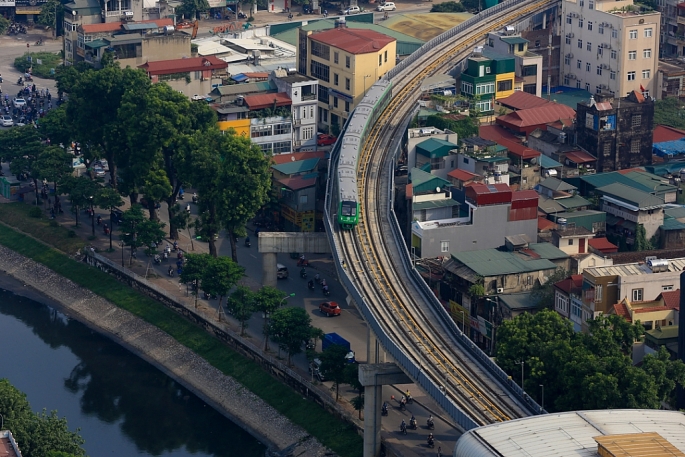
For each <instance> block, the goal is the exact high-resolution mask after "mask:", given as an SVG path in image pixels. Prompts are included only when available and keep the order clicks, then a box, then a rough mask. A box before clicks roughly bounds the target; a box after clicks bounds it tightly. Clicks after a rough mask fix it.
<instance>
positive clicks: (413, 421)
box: [409, 414, 416, 428]
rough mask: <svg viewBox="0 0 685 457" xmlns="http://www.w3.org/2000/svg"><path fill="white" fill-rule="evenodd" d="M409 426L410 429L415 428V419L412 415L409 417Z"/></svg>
mask: <svg viewBox="0 0 685 457" xmlns="http://www.w3.org/2000/svg"><path fill="white" fill-rule="evenodd" d="M409 426H410V427H411V428H416V418H415V417H414V415H413V414H412V415H411V419H409Z"/></svg>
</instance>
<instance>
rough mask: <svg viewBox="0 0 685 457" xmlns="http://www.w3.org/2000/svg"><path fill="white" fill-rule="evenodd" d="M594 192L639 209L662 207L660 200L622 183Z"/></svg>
mask: <svg viewBox="0 0 685 457" xmlns="http://www.w3.org/2000/svg"><path fill="white" fill-rule="evenodd" d="M596 190H597V192H599V193H601V194H603V195H606V196H610V197H614V198H617V199H619V200H621V201H623V202H625V203H628V204H631V205H634V206H635V207H637V208H641V209H647V208H654V207H661V206H664V200H663V199H662V198H659V197H657V196H656V195H652V194H650V193H647V192H643V191H641V190H638V189H635V188H633V187H630V186H627V185H625V184H622V183H613V184H609V185H608V186H602V187H598V188H597V189H596Z"/></svg>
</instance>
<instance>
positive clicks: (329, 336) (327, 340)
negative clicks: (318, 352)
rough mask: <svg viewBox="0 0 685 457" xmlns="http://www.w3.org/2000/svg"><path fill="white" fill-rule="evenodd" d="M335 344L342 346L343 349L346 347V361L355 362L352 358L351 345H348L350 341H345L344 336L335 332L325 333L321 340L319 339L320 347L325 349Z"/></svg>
mask: <svg viewBox="0 0 685 457" xmlns="http://www.w3.org/2000/svg"><path fill="white" fill-rule="evenodd" d="M335 344H337V345H338V346H342V347H344V348H345V349H347V355H346V356H345V360H347V362H348V363H355V362H356V361H355V359H354V351H353V350H352V347H351V346H350V342H349V341H347V340H346V339H345V338H343V337H342V336H340V335H338V334H337V333H326V334H325V335H324V336H323V340H321V349H322V350H324V351H325V350H326V348H328V347H330V346H333V345H335Z"/></svg>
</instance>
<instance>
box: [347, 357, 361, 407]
mask: <svg viewBox="0 0 685 457" xmlns="http://www.w3.org/2000/svg"><path fill="white" fill-rule="evenodd" d="M345 382H346V383H347V384H349V385H351V386H352V387H353V388H354V390H356V391H357V396H356V397H354V398H353V399H352V401H351V403H352V407H353V408H354V409H355V410H356V411H358V413H359V419H361V418H362V411H363V410H364V386H362V383H361V382H359V365H357V364H356V363H347V364H346V366H345Z"/></svg>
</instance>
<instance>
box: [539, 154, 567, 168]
mask: <svg viewBox="0 0 685 457" xmlns="http://www.w3.org/2000/svg"><path fill="white" fill-rule="evenodd" d="M540 166H541V167H542V168H557V167H563V165H562V164H560V163H559V162H557V161H556V160H554V159H553V158H551V157H547V156H546V155H544V154H540Z"/></svg>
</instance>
